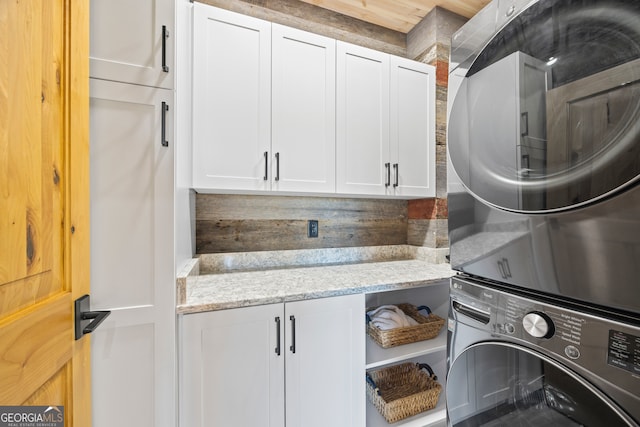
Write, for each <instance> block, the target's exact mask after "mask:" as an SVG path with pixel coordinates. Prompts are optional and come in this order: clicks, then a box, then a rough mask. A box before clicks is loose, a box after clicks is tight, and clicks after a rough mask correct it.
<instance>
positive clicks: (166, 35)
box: [162, 25, 169, 73]
mask: <svg viewBox="0 0 640 427" xmlns="http://www.w3.org/2000/svg"><path fill="white" fill-rule="evenodd" d="M168 38H169V30H167V26H166V25H163V26H162V71H164V72H165V73H168V72H169V66H168V65H167V39H168Z"/></svg>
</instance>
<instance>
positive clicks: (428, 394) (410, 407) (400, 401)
mask: <svg viewBox="0 0 640 427" xmlns="http://www.w3.org/2000/svg"><path fill="white" fill-rule="evenodd" d="M423 369H426V370H427V371H428V373H427V372H425V371H424V370H423ZM437 379H438V377H436V376H435V375H434V373H433V370H432V369H431V367H430V366H429V365H427V364H424V363H403V364H400V365H395V366H390V367H388V368H383V369H380V370H377V371H370V372H368V373H367V396H368V397H369V400H370V401H371V403H373V404H374V405H375V407H376V408H377V409H378V412H380V414H381V415H382V416H383V417H384V419H385V420H387V422H388V423H395V422H396V421H400V420H402V419H405V418H407V417H411V416H413V415H416V414H419V413H420V412H424V411H428V410H430V409H433V408H435V406H436V404H437V403H438V398H439V397H440V392H441V391H442V386H441V385H440V384H439V383H438V382H437Z"/></svg>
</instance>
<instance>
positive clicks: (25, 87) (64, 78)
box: [0, 0, 91, 427]
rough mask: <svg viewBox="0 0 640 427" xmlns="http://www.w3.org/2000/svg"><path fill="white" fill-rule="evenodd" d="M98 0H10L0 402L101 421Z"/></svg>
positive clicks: (3, 98) (4, 17)
mask: <svg viewBox="0 0 640 427" xmlns="http://www.w3.org/2000/svg"><path fill="white" fill-rule="evenodd" d="M88 26H89V4H88V1H86V0H47V1H24V2H18V1H7V0H2V1H0V31H2V33H1V34H0V44H1V47H0V64H1V65H0V405H51V406H64V411H65V418H66V425H67V426H76V425H77V426H82V427H85V426H90V425H91V414H90V399H91V395H90V389H91V387H90V370H89V368H90V363H89V362H90V354H89V348H90V339H89V337H87V336H85V337H84V338H82V339H80V340H78V341H75V339H74V322H73V316H74V313H73V303H74V300H75V299H76V298H78V297H80V296H82V295H83V294H85V293H88V292H89V118H88V113H89V110H88V107H89V79H88V72H89V45H88V43H89V32H88V29H89V28H88Z"/></svg>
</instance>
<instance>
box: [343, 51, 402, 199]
mask: <svg viewBox="0 0 640 427" xmlns="http://www.w3.org/2000/svg"><path fill="white" fill-rule="evenodd" d="M337 51H338V52H337V60H336V62H337V73H336V74H337V105H336V109H337V120H336V128H337V136H336V144H337V190H338V192H339V193H353V194H370V195H384V194H387V190H388V187H389V185H390V180H391V164H390V161H389V55H388V54H386V53H382V52H378V51H375V50H371V49H366V48H363V47H360V46H355V45H351V44H348V43H342V42H338V44H337Z"/></svg>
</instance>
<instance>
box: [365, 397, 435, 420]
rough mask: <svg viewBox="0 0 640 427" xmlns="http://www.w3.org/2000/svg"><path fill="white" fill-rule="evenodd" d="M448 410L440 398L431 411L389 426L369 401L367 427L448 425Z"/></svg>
mask: <svg viewBox="0 0 640 427" xmlns="http://www.w3.org/2000/svg"><path fill="white" fill-rule="evenodd" d="M446 417H447V410H446V408H445V403H444V396H441V397H440V400H438V404H437V405H436V407H435V408H433V409H432V410H430V411H427V412H423V413H421V414H417V415H414V416H412V417H409V418H405V419H404V420H400V421H397V422H395V423H393V424H389V423H388V422H387V420H385V419H384V417H383V416H382V415H380V412H378V410H377V409H376V407H375V406H373V404H372V403H371V402H369V401H368V400H367V427H389V426H393V427H396V426H397V427H425V426H437V425H442V426H444V425H445V424H446Z"/></svg>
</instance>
